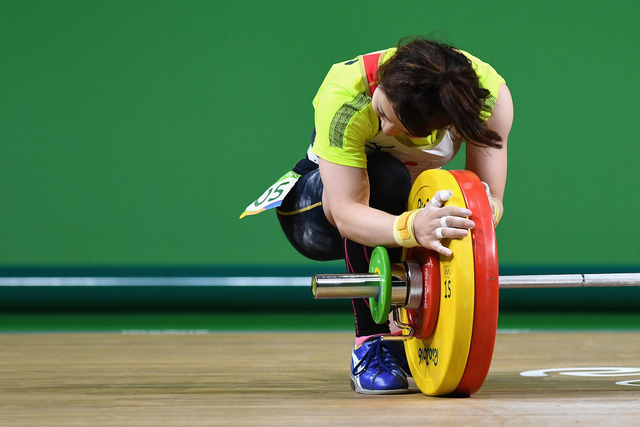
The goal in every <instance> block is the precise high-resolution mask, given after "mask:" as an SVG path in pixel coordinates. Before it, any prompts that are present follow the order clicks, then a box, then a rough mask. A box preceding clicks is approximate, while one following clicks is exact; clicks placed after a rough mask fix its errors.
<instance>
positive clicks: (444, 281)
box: [311, 169, 640, 396]
mask: <svg viewBox="0 0 640 427" xmlns="http://www.w3.org/2000/svg"><path fill="white" fill-rule="evenodd" d="M441 189H446V190H451V191H452V192H453V197H452V198H451V199H449V200H448V201H447V203H448V204H452V205H455V206H460V207H466V208H468V209H469V210H471V212H472V215H471V217H470V219H471V220H473V221H474V222H475V227H474V228H473V229H472V230H471V232H470V233H469V234H468V235H467V236H466V237H464V238H462V239H451V240H446V239H445V240H443V244H445V245H446V246H448V247H449V249H450V250H451V251H452V255H451V256H444V255H440V254H438V253H436V252H435V251H431V250H428V249H425V248H421V247H417V248H409V249H406V250H405V251H404V255H403V261H402V262H400V263H391V262H390V261H389V256H388V254H387V251H386V249H385V248H384V247H381V246H379V247H376V248H375V249H374V251H373V253H372V255H371V259H370V264H369V273H358V274H318V275H315V276H314V277H313V278H312V283H311V287H312V293H313V297H314V298H315V299H328V298H368V299H369V305H370V308H371V314H372V317H373V319H374V320H375V321H376V322H377V323H384V322H386V321H387V319H388V318H389V314H390V312H391V313H393V318H394V321H395V323H396V325H397V326H398V327H399V328H400V329H401V330H402V335H401V336H397V335H391V334H390V335H388V336H385V337H383V339H387V340H397V339H401V340H403V341H404V346H405V352H406V354H407V361H408V365H409V369H410V371H411V375H412V376H413V378H414V380H415V382H416V385H417V386H418V388H419V389H420V391H422V392H423V393H424V394H426V395H430V396H443V395H471V394H473V393H475V392H477V391H478V390H479V389H480V387H481V386H482V384H483V383H484V380H485V379H486V376H487V373H488V371H489V367H490V365H491V359H492V357H493V348H494V345H495V337H496V331H497V324H498V298H499V289H517V288H579V287H605V286H616V287H617V286H639V285H640V273H619V274H559V275H518V276H499V275H498V253H497V246H496V238H495V231H494V227H493V220H492V214H491V207H490V205H489V200H488V198H487V196H486V192H485V189H484V187H483V185H482V183H481V182H480V180H479V179H478V177H477V176H476V175H475V174H473V173H472V172H470V171H446V170H441V169H435V170H427V171H425V172H423V173H422V174H421V175H420V176H419V177H418V178H417V179H416V181H415V183H414V184H413V187H412V189H411V193H410V195H409V200H408V208H409V209H410V210H411V209H419V208H422V207H424V206H425V205H426V204H427V203H428V202H429V200H430V199H431V198H432V197H433V196H434V195H435V193H436V192H437V191H438V190H441Z"/></svg>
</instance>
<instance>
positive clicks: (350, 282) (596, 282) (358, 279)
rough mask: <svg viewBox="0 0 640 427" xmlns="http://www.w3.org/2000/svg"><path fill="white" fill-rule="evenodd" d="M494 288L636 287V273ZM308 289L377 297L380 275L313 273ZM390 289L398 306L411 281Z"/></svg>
mask: <svg viewBox="0 0 640 427" xmlns="http://www.w3.org/2000/svg"><path fill="white" fill-rule="evenodd" d="M420 286H422V284H420ZM498 286H499V288H500V289H526V288H588V287H626V286H640V273H601V274H588V273H586V274H585V273H582V274H547V275H545V274H540V275H507V276H499V279H498ZM311 288H312V294H313V297H314V298H315V299H338V298H378V295H379V294H380V276H379V275H378V274H374V273H362V274H316V275H315V276H313V279H312V283H311ZM392 289H393V291H392V296H391V303H392V304H396V305H397V304H401V303H403V302H405V301H407V294H406V292H407V291H408V290H409V289H411V282H410V281H407V280H406V279H403V278H402V277H401V276H392ZM403 292H404V293H403Z"/></svg>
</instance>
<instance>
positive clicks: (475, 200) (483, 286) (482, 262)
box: [451, 171, 499, 395]
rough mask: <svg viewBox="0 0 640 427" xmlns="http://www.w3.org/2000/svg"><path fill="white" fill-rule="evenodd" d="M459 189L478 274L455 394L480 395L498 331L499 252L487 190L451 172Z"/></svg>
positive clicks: (462, 174)
mask: <svg viewBox="0 0 640 427" xmlns="http://www.w3.org/2000/svg"><path fill="white" fill-rule="evenodd" d="M451 173H452V174H453V176H454V177H455V178H456V181H457V182H458V184H459V185H460V189H461V190H462V194H463V196H464V198H465V202H466V205H467V207H468V208H469V209H470V210H471V212H472V215H471V218H470V219H471V220H473V221H474V222H475V227H474V228H473V229H472V230H471V238H472V241H473V258H474V266H475V267H474V270H475V301H474V307H475V308H474V314H473V333H472V337H471V347H470V349H469V357H468V358H467V366H466V368H465V371H464V374H463V376H462V379H461V380H460V383H459V384H458V387H457V388H456V390H455V392H456V393H458V394H465V395H471V394H473V393H475V392H476V391H478V390H479V389H480V387H481V386H482V384H483V383H484V380H485V379H486V377H487V373H488V372H489V367H490V366H491V359H492V357H493V349H494V346H495V341H496V331H497V327H498V299H499V286H498V277H499V270H498V249H497V245H496V235H495V231H494V227H493V218H492V214H491V206H490V204H489V200H488V198H487V194H486V192H485V189H484V186H483V185H482V183H481V182H480V179H478V177H477V176H476V175H475V174H474V173H472V172H469V171H451Z"/></svg>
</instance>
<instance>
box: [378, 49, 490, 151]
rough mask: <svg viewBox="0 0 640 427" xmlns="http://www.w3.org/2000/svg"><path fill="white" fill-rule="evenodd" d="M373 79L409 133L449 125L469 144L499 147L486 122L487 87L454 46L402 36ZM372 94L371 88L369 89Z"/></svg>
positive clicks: (417, 132)
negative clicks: (376, 78)
mask: <svg viewBox="0 0 640 427" xmlns="http://www.w3.org/2000/svg"><path fill="white" fill-rule="evenodd" d="M378 79H379V81H380V86H379V87H378V89H377V90H380V89H382V91H383V93H384V95H385V97H386V100H387V101H388V102H389V104H390V105H391V106H392V108H393V113H394V114H395V115H396V116H397V119H398V120H399V121H400V124H401V126H403V127H404V128H405V129H406V131H407V133H409V134H410V135H413V136H426V135H428V134H429V133H430V132H431V131H432V130H434V129H438V128H442V127H444V126H448V125H453V127H454V128H455V129H456V130H457V132H458V133H459V134H460V135H461V136H462V138H463V139H464V140H465V141H467V142H469V143H472V144H479V145H485V146H490V147H500V146H501V144H500V141H501V138H500V136H499V135H498V134H497V133H495V132H493V131H490V130H489V129H487V128H486V126H485V124H484V122H483V120H482V119H481V112H483V111H487V109H488V108H489V107H487V105H486V103H485V100H486V99H487V97H489V95H490V93H489V91H488V90H486V89H484V88H482V87H481V86H480V83H479V82H478V76H477V75H476V73H475V71H474V69H473V66H472V65H471V61H469V59H467V57H466V56H464V55H463V54H462V53H460V52H458V51H457V50H455V49H454V48H452V47H450V46H447V45H445V44H442V43H438V42H435V41H430V40H425V39H421V38H414V39H403V40H401V41H400V44H399V45H398V50H397V52H396V53H395V55H394V56H393V57H392V58H391V59H390V60H389V61H387V62H386V63H385V64H383V65H382V66H380V68H379V69H378ZM374 95H375V93H374Z"/></svg>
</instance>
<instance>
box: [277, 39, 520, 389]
mask: <svg viewBox="0 0 640 427" xmlns="http://www.w3.org/2000/svg"><path fill="white" fill-rule="evenodd" d="M313 106H314V109H315V130H314V133H313V138H312V142H311V146H310V147H309V150H308V151H307V155H306V157H305V158H304V159H302V160H300V161H299V162H298V163H297V164H296V166H295V168H294V169H293V172H295V176H296V177H297V176H298V175H299V176H300V177H299V179H298V181H297V182H296V184H295V185H294V186H293V188H292V189H291V190H290V191H289V193H288V194H287V195H286V197H284V199H283V200H282V204H281V206H280V207H279V208H278V209H277V212H278V219H279V221H280V224H281V226H282V229H283V231H284V233H285V234H286V236H287V238H288V239H289V241H290V242H291V244H292V245H293V246H294V247H295V248H296V249H297V250H298V251H299V252H300V253H301V254H303V255H305V256H307V257H309V258H311V259H315V260H332V259H343V258H344V259H345V261H346V266H347V271H348V272H349V273H362V272H367V271H368V267H369V256H370V253H371V251H372V248H373V247H375V246H377V245H382V246H385V247H387V248H396V249H391V250H390V256H391V257H392V261H393V260H394V259H393V257H396V258H399V257H401V250H402V247H413V246H423V247H425V248H428V249H432V250H434V251H437V252H439V253H441V254H443V255H450V254H451V252H450V250H449V249H448V248H447V247H445V246H444V245H443V244H442V239H456V238H462V237H464V236H466V235H467V234H468V233H469V229H471V228H473V227H474V223H473V221H471V220H469V216H470V215H471V212H470V211H469V210H468V209H465V208H461V207H456V206H448V205H444V202H446V200H447V199H448V198H449V197H450V196H451V193H450V192H449V191H447V190H446V189H444V190H441V191H439V192H437V193H436V195H435V196H434V197H433V199H432V200H431V201H430V202H429V203H428V204H427V206H426V207H425V208H423V209H421V210H419V211H415V212H413V213H409V212H405V210H406V205H407V199H408V196H409V191H410V189H411V184H412V182H413V181H414V180H415V178H416V177H417V176H418V175H419V174H420V173H421V172H422V171H424V170H426V169H432V168H440V167H442V166H444V165H446V164H447V163H448V162H449V161H451V160H452V159H453V157H454V156H455V155H456V153H457V152H458V150H459V149H460V147H461V145H462V143H463V142H464V143H465V144H464V146H465V151H466V165H465V168H466V169H468V170H471V171H473V172H474V173H475V174H476V175H478V177H479V178H480V179H481V180H482V181H483V182H484V183H485V188H486V190H487V196H488V197H489V200H490V203H491V206H492V211H493V219H494V225H495V224H497V223H498V221H499V220H500V217H501V216H502V212H503V204H502V200H503V194H504V189H505V183H506V177H507V137H508V135H509V132H510V130H511V124H512V121H513V103H512V100H511V94H510V93H509V89H508V88H507V86H506V85H505V81H504V79H503V78H502V77H501V76H500V75H499V74H498V73H497V72H496V71H495V70H494V69H493V68H492V67H491V66H490V65H489V64H487V63H484V62H482V61H481V60H480V59H478V58H476V57H474V56H472V55H471V54H469V53H467V52H464V51H462V50H458V49H455V48H453V47H450V46H447V45H445V44H442V43H439V42H435V41H431V40H427V39H422V38H412V39H404V40H402V41H401V42H400V43H399V44H398V46H397V47H395V48H391V49H387V50H383V51H380V52H375V53H372V54H368V55H362V56H358V57H357V58H355V59H352V60H350V61H346V62H342V63H339V64H335V65H333V67H332V68H331V69H330V71H329V73H328V74H327V76H326V78H325V79H324V82H323V83H322V85H321V86H320V88H319V90H318V92H317V95H316V96H315V98H314V100H313ZM396 261H400V260H399V259H396ZM353 309H354V314H355V332H356V339H355V345H354V348H353V352H352V358H351V381H352V386H353V387H354V389H355V390H356V391H357V392H359V393H368V394H385V393H400V392H404V391H406V390H407V389H408V382H407V373H406V372H407V371H408V370H407V369H406V368H403V367H404V365H405V363H406V357H405V356H404V350H403V349H402V347H401V345H398V343H392V342H389V341H382V340H381V339H380V338H379V336H380V335H382V334H389V333H390V330H389V323H388V322H387V323H386V324H384V325H379V324H377V323H375V322H374V321H373V319H372V317H371V313H370V310H369V307H368V302H367V301H366V300H353ZM400 344H401V343H400Z"/></svg>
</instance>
